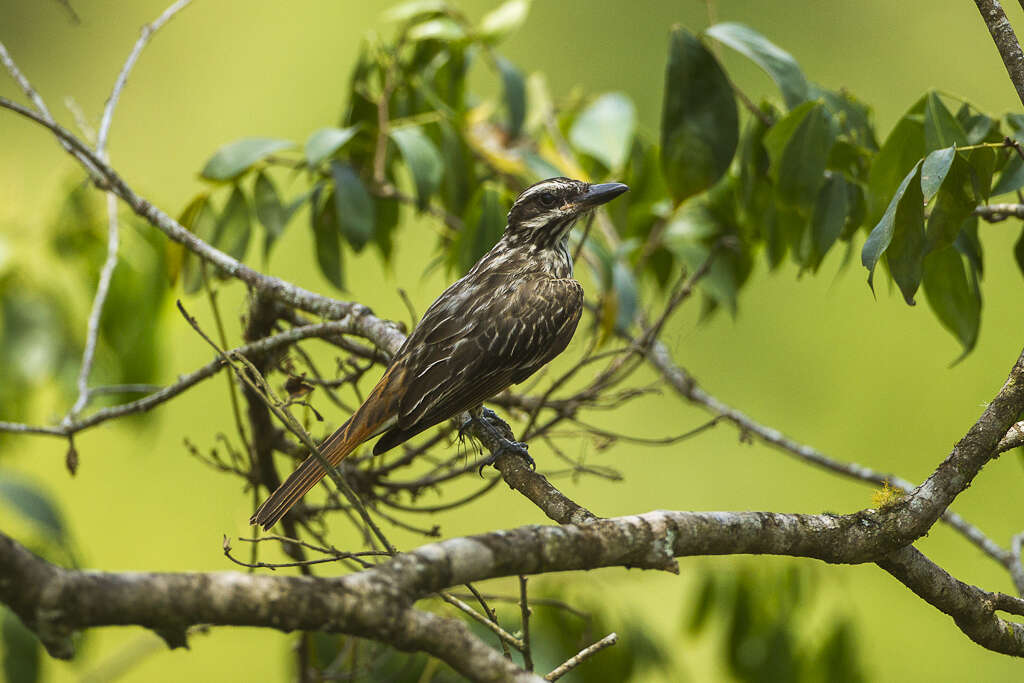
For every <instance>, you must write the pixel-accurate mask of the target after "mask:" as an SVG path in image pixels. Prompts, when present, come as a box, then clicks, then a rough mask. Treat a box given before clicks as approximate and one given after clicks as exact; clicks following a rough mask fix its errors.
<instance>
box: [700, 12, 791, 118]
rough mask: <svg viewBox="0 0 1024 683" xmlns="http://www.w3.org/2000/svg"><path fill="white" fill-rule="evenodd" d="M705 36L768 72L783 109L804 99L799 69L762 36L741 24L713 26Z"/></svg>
mask: <svg viewBox="0 0 1024 683" xmlns="http://www.w3.org/2000/svg"><path fill="white" fill-rule="evenodd" d="M705 33H706V34H707V35H709V36H711V37H712V38H714V39H715V40H717V41H718V42H720V43H722V44H723V45H728V46H729V47H731V48H732V49H734V50H736V51H737V52H739V53H740V54H742V55H744V56H746V57H747V58H749V59H750V60H752V61H753V62H754V63H755V64H757V65H758V66H759V67H761V68H762V69H764V70H765V71H767V72H768V75H769V76H771V77H772V80H774V81H775V83H776V84H777V85H778V86H779V90H780V91H782V98H783V99H784V100H785V101H786V107H788V108H789V109H792V108H794V107H796V106H797V105H798V104H800V103H801V102H804V101H805V100H806V99H807V95H808V86H807V79H806V78H805V77H804V73H803V71H802V70H801V69H800V66H799V65H798V64H797V63H796V60H795V59H793V55H791V54H789V53H788V52H786V51H785V50H783V49H782V48H780V47H779V46H778V45H775V44H774V43H772V42H771V41H770V40H768V39H767V38H765V37H764V36H763V35H761V34H760V33H758V32H757V31H755V30H754V29H752V28H750V27H749V26H745V25H743V24H739V23H735V22H724V23H721V24H715V25H714V26H712V27H711V28H709V29H708V30H707V31H705Z"/></svg>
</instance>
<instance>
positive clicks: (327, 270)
mask: <svg viewBox="0 0 1024 683" xmlns="http://www.w3.org/2000/svg"><path fill="white" fill-rule="evenodd" d="M321 194H322V188H320V187H318V188H316V190H314V191H313V198H312V204H311V206H310V210H309V215H310V217H311V219H312V227H313V236H314V238H315V241H316V261H317V263H319V264H320V272H321V273H323V274H324V277H326V278H327V280H328V281H329V282H330V283H331V284H332V285H334V286H335V287H337V288H338V289H345V279H344V276H343V271H342V260H341V242H340V240H339V239H338V236H339V231H338V217H337V210H336V208H335V207H336V205H337V203H336V201H335V199H334V196H333V194H334V193H331V195H330V196H328V197H327V199H326V200H325V201H320V195H321Z"/></svg>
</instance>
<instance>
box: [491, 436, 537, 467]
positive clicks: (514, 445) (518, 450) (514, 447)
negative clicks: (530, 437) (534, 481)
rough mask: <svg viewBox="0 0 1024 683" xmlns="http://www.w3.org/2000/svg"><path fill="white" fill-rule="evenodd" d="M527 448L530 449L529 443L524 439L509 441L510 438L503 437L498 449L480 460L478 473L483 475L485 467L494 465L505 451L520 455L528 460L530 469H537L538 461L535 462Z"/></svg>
mask: <svg viewBox="0 0 1024 683" xmlns="http://www.w3.org/2000/svg"><path fill="white" fill-rule="evenodd" d="M527 449H529V445H528V444H525V443H523V442H522V441H509V440H508V439H501V440H500V441H499V442H498V450H496V451H494V452H493V453H491V454H490V455H489V456H487V457H486V458H484V459H483V460H482V461H481V462H480V469H479V470H478V471H477V473H478V474H479V475H480V476H483V474H484V468H485V467H487V466H488V465H493V464H494V461H495V460H497V459H498V456H500V455H504V454H505V453H511V454H513V455H518V456H519V457H520V458H522V459H523V460H525V461H526V464H527V466H528V467H529V468H530V470H536V469H537V463H536V462H534V460H533V458H532V457H530V453H529V452H528V450H527Z"/></svg>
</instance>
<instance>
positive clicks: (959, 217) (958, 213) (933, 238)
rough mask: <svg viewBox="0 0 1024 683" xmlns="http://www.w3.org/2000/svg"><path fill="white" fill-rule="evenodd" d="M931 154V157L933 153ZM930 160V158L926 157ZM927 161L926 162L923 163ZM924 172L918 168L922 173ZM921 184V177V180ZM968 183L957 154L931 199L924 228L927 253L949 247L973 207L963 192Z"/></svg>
mask: <svg viewBox="0 0 1024 683" xmlns="http://www.w3.org/2000/svg"><path fill="white" fill-rule="evenodd" d="M932 154H935V152H933V153H932ZM929 158H931V155H929ZM925 161H926V162H927V159H926V160H925ZM923 173H924V171H923V167H922V174H923ZM921 183H922V185H923V184H924V177H923V175H922V179H921ZM970 184H971V168H970V166H969V165H968V164H967V162H966V161H964V159H963V157H961V155H959V154H957V155H955V157H954V158H953V159H952V163H951V164H950V167H949V169H948V171H947V173H946V177H945V178H944V179H943V182H942V186H941V188H940V189H939V191H938V195H937V196H936V198H935V204H934V205H933V206H932V210H931V213H930V214H929V216H928V226H927V230H926V231H925V234H926V237H927V242H928V246H927V248H928V250H929V251H931V250H934V249H941V248H943V247H946V246H949V245H950V244H952V243H953V240H955V239H956V236H957V235H958V234H960V230H961V229H962V227H963V223H964V221H965V220H967V219H968V218H969V217H970V216H971V214H973V213H974V207H975V206H977V203H976V202H975V200H974V198H973V197H971V195H970V194H969V193H968V191H967V189H968V187H969V186H970Z"/></svg>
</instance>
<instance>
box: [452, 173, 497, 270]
mask: <svg viewBox="0 0 1024 683" xmlns="http://www.w3.org/2000/svg"><path fill="white" fill-rule="evenodd" d="M504 230H505V206H504V205H503V204H502V201H501V186H500V185H498V184H496V183H493V182H491V181H487V182H485V183H484V184H483V185H482V186H481V187H480V188H479V189H478V190H477V192H476V193H475V194H474V195H473V198H472V199H471V200H470V202H469V206H468V208H467V209H466V215H465V216H464V219H463V223H462V230H460V231H459V234H458V235H457V236H456V237H455V242H454V244H453V245H452V249H451V252H450V253H451V257H452V264H451V265H453V266H454V267H455V268H456V269H457V271H458V272H459V273H466V272H468V271H469V269H470V268H472V267H473V264H474V263H476V262H477V261H478V260H479V259H480V257H481V256H483V255H484V254H486V253H487V251H488V250H489V249H490V248H491V247H493V246H494V244H495V242H497V241H498V239H500V238H501V233H502V232H504Z"/></svg>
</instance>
